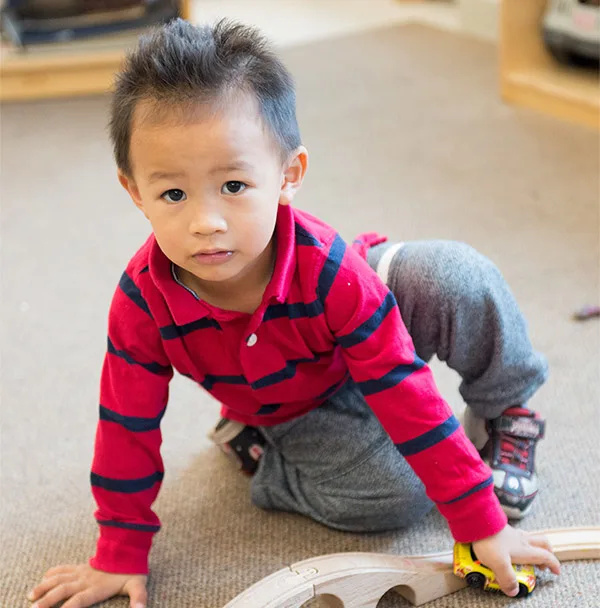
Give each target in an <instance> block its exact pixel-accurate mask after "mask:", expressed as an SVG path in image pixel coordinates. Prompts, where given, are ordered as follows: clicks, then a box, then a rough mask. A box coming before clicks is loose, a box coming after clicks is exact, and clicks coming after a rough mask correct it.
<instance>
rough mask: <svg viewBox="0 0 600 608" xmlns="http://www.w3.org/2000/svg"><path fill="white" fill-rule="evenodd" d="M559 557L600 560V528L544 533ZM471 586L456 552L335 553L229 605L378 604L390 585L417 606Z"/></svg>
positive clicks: (366, 607) (334, 607) (354, 607)
mask: <svg viewBox="0 0 600 608" xmlns="http://www.w3.org/2000/svg"><path fill="white" fill-rule="evenodd" d="M542 534H545V535H546V536H547V537H548V539H549V540H550V542H551V544H552V547H553V549H554V552H555V554H556V556H557V557H558V559H559V560H561V561H568V560H576V559H599V558H600V527H589V528H561V529H556V530H547V531H545V532H542ZM465 586H466V584H465V582H464V581H463V580H462V579H459V578H458V577H456V576H455V575H454V574H453V573H452V552H451V551H447V552H444V553H436V554H431V555H421V556H410V557H402V556H398V555H386V554H380V553H335V554H332V555H323V556H320V557H314V558H310V559H307V560H304V561H302V562H298V563H297V564H293V565H292V566H289V567H287V568H283V569H282V570H279V571H278V572H275V573H274V574H271V575H270V576H267V577H266V578H264V579H262V580H261V581H259V582H258V583H256V584H255V585H252V587H249V588H248V589H246V591H244V592H242V593H241V594H240V595H238V596H237V597H236V598H235V599H233V600H231V601H230V602H229V603H228V604H227V605H226V606H225V608H300V606H302V604H303V603H304V602H306V601H307V600H309V599H311V598H314V597H317V596H319V597H320V599H321V601H322V603H323V604H324V605H325V606H330V607H331V608H341V607H343V608H376V606H377V603H378V602H379V600H380V599H381V597H382V596H383V595H384V594H385V593H387V592H388V591H389V590H390V589H394V590H395V591H396V592H397V593H399V594H400V595H402V596H403V597H405V598H406V599H407V600H408V601H410V602H411V603H412V604H414V605H415V606H420V605H422V604H424V603H426V602H430V601H432V600H435V599H438V598H440V597H443V596H445V595H449V594H450V593H454V592H455V591H458V590H459V589H462V588H464V587H465Z"/></svg>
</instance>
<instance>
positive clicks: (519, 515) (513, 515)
mask: <svg viewBox="0 0 600 608" xmlns="http://www.w3.org/2000/svg"><path fill="white" fill-rule="evenodd" d="M532 508H533V503H531V504H530V505H529V506H528V507H527V508H526V509H523V510H522V511H521V509H517V508H516V507H507V506H506V505H502V510H503V511H504V513H506V517H508V519H512V520H519V519H523V518H524V517H526V516H527V515H528V514H529V512H530V511H531V509H532Z"/></svg>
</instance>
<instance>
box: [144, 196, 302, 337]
mask: <svg viewBox="0 0 600 608" xmlns="http://www.w3.org/2000/svg"><path fill="white" fill-rule="evenodd" d="M294 225H295V221H294V211H293V209H292V208H291V207H290V206H288V205H279V208H278V210H277V220H276V225H275V235H274V238H275V241H276V259H275V268H274V269H273V276H272V277H271V280H270V282H269V284H268V285H267V288H266V289H265V294H264V296H263V301H262V304H261V306H260V307H259V309H258V311H257V313H258V312H259V311H261V312H264V309H265V308H266V306H268V305H269V303H270V302H271V301H272V300H273V299H275V300H277V301H278V302H285V300H286V298H287V294H288V293H289V290H290V287H291V284H292V279H293V277H294V271H295V267H296V238H295V230H294ZM148 265H149V271H150V275H151V276H152V280H153V281H154V283H155V285H156V286H157V287H158V289H159V291H160V292H161V294H162V295H163V297H164V300H165V302H166V304H167V306H168V307H169V311H170V312H171V316H172V317H173V320H174V321H175V323H176V324H177V325H185V324H186V323H192V322H193V321H197V320H198V319H201V318H203V317H207V316H218V317H219V318H223V319H226V318H228V317H231V318H233V317H236V316H238V315H239V314H240V313H236V312H232V311H225V310H223V311H220V310H219V309H215V307H213V306H209V305H208V304H206V303H205V302H203V301H202V300H200V299H198V298H197V296H196V295H195V294H194V293H193V292H192V291H191V290H189V289H188V288H187V287H185V286H184V285H183V284H181V283H180V282H179V281H177V280H176V278H175V276H174V275H173V270H172V262H171V261H170V260H169V259H168V258H167V256H166V255H165V254H164V253H163V252H162V250H161V248H160V247H159V245H158V243H157V241H156V238H155V237H152V244H151V247H150V255H149V260H148ZM215 313H217V315H215Z"/></svg>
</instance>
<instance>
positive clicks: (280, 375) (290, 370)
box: [250, 355, 321, 389]
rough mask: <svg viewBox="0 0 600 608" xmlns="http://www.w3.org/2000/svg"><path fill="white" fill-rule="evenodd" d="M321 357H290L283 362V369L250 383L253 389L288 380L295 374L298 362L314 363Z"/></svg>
mask: <svg viewBox="0 0 600 608" xmlns="http://www.w3.org/2000/svg"><path fill="white" fill-rule="evenodd" d="M320 358H321V357H319V355H315V356H314V357H310V358H304V359H292V360H290V361H288V362H287V363H286V364H285V367H284V368H283V369H280V370H279V371H278V372H273V373H272V374H268V375H267V376H265V377H264V378H261V379H260V380H257V381H256V382H252V384H251V385H250V386H251V387H252V388H253V389H259V388H265V387H267V386H272V385H273V384H277V383H278V382H283V381H284V380H289V379H290V378H293V377H294V376H295V375H296V367H298V365H299V364H300V363H316V362H317V361H318V360H319V359H320Z"/></svg>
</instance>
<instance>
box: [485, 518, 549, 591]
mask: <svg viewBox="0 0 600 608" xmlns="http://www.w3.org/2000/svg"><path fill="white" fill-rule="evenodd" d="M473 549H474V551H475V555H477V559H478V560H479V561H480V562H481V563H482V564H485V565H486V566H487V567H488V568H489V569H490V570H492V572H493V573H494V574H495V575H496V580H497V581H498V584H499V585H500V588H501V589H502V591H504V593H506V595H509V596H511V597H514V596H515V595H517V593H519V585H518V583H517V578H516V576H515V571H514V570H513V568H512V564H529V565H532V566H538V567H540V568H542V569H547V568H549V569H550V570H551V571H552V572H554V574H560V563H559V561H558V559H557V558H556V556H555V555H554V553H553V552H552V546H551V545H550V541H549V540H548V539H547V538H546V537H545V536H543V535H541V534H527V533H526V532H523V531H522V530H517V529H516V528H513V527H511V526H508V525H507V526H506V527H505V528H504V529H503V530H502V531H501V532H499V533H498V534H496V535H494V536H489V537H488V538H484V539H482V540H478V541H476V542H474V543H473Z"/></svg>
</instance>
